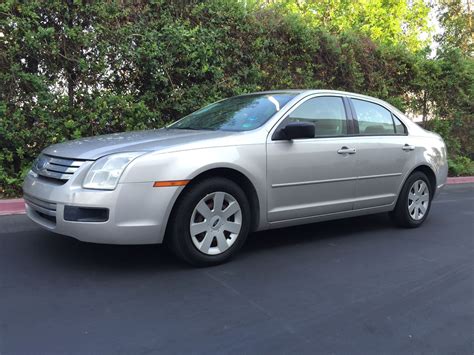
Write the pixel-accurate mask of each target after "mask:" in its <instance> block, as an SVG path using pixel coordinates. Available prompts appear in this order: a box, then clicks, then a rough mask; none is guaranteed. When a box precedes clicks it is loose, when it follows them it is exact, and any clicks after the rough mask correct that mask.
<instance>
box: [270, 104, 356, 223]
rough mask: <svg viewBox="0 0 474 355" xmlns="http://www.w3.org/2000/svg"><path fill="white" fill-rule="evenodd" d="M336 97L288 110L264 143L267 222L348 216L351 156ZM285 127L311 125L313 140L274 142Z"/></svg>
mask: <svg viewBox="0 0 474 355" xmlns="http://www.w3.org/2000/svg"><path fill="white" fill-rule="evenodd" d="M345 100H346V99H343V97H342V96H316V97H314V96H313V97H309V98H306V99H304V100H303V101H302V102H300V103H299V104H298V105H297V106H296V107H293V108H292V109H291V110H290V111H289V113H288V114H287V115H286V117H284V118H283V119H282V121H280V123H279V125H278V126H277V128H276V130H275V131H274V134H270V135H269V137H268V140H267V187H268V194H267V196H268V201H267V202H268V220H269V222H275V221H283V220H291V219H298V218H306V217H312V216H318V215H324V214H329V213H337V212H344V211H350V210H352V208H353V200H354V197H355V180H356V173H355V171H356V169H355V168H356V167H355V161H356V159H355V154H354V152H355V151H353V150H351V149H352V148H353V147H352V140H353V138H352V137H350V136H349V135H348V133H351V132H352V123H351V121H350V120H349V116H348V113H349V110H350V109H349V106H348V103H347V102H346V101H345ZM290 122H310V123H313V124H314V125H315V132H316V133H315V137H314V138H306V139H295V140H284V139H278V132H279V130H280V129H281V128H284V127H285V125H286V124H288V123H290Z"/></svg>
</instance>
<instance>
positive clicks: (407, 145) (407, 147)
mask: <svg viewBox="0 0 474 355" xmlns="http://www.w3.org/2000/svg"><path fill="white" fill-rule="evenodd" d="M402 149H403V150H404V151H405V152H409V151H411V150H415V146H414V145H409V144H405V145H404V146H403V147H402Z"/></svg>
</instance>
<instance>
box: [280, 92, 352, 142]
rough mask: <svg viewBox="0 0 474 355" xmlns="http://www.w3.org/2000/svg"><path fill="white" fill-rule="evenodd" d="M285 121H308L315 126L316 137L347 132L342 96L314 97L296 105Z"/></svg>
mask: <svg viewBox="0 0 474 355" xmlns="http://www.w3.org/2000/svg"><path fill="white" fill-rule="evenodd" d="M286 122H287V123H289V122H309V123H313V124H314V126H315V132H316V137H324V136H340V135H345V134H347V121H346V112H345V110H344V103H343V101H342V98H340V97H335V96H324V97H315V98H314V99H309V100H307V101H305V102H304V103H302V104H301V105H300V106H298V107H297V108H296V109H295V110H294V111H293V112H291V113H290V114H289V115H288V118H287V119H286Z"/></svg>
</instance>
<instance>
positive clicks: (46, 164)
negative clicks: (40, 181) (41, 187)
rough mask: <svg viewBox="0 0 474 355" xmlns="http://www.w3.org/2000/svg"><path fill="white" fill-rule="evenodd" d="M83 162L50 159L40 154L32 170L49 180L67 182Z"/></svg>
mask: <svg viewBox="0 0 474 355" xmlns="http://www.w3.org/2000/svg"><path fill="white" fill-rule="evenodd" d="M85 162H86V161H85V160H77V159H68V158H60V157H52V156H49V155H43V154H42V155H40V156H39V157H38V158H37V160H36V162H35V163H34V164H33V169H32V170H33V172H35V173H37V174H39V175H41V176H44V177H47V178H50V179H56V180H61V181H67V180H69V179H70V178H71V177H72V176H73V175H74V173H75V172H76V171H77V170H78V169H79V168H80V167H81V165H82V164H84V163H85Z"/></svg>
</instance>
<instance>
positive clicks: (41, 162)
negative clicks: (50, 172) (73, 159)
mask: <svg viewBox="0 0 474 355" xmlns="http://www.w3.org/2000/svg"><path fill="white" fill-rule="evenodd" d="M47 165H48V160H47V159H46V158H45V157H44V156H40V157H39V158H38V160H37V161H36V169H37V170H38V171H42V170H45V169H46V166H47Z"/></svg>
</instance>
